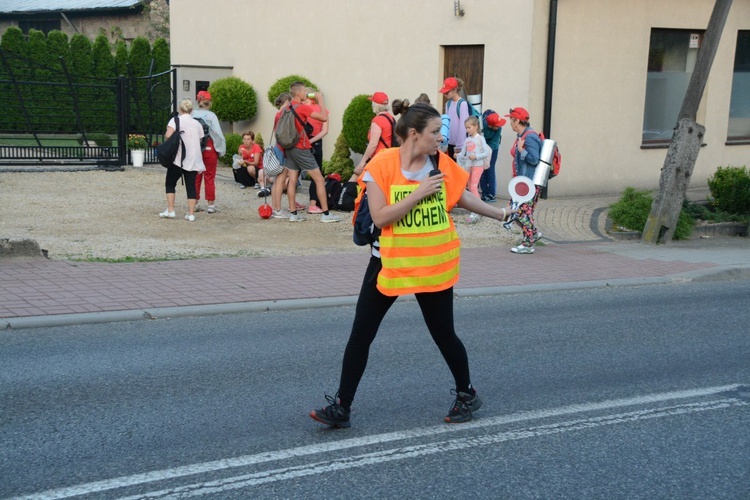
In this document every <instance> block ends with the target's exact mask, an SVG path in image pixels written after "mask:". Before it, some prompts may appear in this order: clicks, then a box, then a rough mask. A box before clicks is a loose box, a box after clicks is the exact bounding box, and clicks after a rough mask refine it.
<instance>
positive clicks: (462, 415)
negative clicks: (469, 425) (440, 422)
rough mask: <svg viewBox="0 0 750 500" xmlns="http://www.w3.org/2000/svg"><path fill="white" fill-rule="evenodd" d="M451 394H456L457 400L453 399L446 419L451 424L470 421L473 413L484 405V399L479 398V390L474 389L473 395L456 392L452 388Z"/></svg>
mask: <svg viewBox="0 0 750 500" xmlns="http://www.w3.org/2000/svg"><path fill="white" fill-rule="evenodd" d="M451 394H455V395H456V400H455V401H453V406H452V407H451V409H450V411H449V412H448V415H447V416H446V417H445V421H446V422H448V423H449V424H461V423H464V422H468V421H470V420H471V418H472V415H471V414H472V413H474V412H475V411H477V410H478V409H480V408H481V407H482V400H481V399H479V395H478V394H477V391H474V394H473V395H472V394H467V393H465V392H459V393H456V391H454V390H453V389H451Z"/></svg>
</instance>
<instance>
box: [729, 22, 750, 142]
mask: <svg viewBox="0 0 750 500" xmlns="http://www.w3.org/2000/svg"><path fill="white" fill-rule="evenodd" d="M727 141H728V142H742V143H747V142H750V31H739V32H738V33H737V49H736V51H735V53H734V75H733V76H732V99H731V101H730V104H729V126H728V127H727Z"/></svg>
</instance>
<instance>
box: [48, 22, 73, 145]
mask: <svg viewBox="0 0 750 500" xmlns="http://www.w3.org/2000/svg"><path fill="white" fill-rule="evenodd" d="M47 50H48V51H49V60H50V67H51V68H52V70H51V71H50V78H49V81H50V82H51V83H61V84H65V83H67V78H66V77H65V73H63V66H62V65H63V61H65V62H66V63H67V61H68V58H69V57H70V41H69V40H68V35H67V34H66V33H63V32H62V31H59V30H53V31H50V32H49V33H47ZM56 98H57V105H56V109H55V114H54V116H52V115H50V116H49V121H50V125H51V127H52V128H53V130H54V131H56V132H63V131H65V130H66V129H70V128H71V118H70V117H72V116H74V114H73V97H72V96H71V94H70V92H57V95H56Z"/></svg>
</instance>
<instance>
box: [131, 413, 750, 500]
mask: <svg viewBox="0 0 750 500" xmlns="http://www.w3.org/2000/svg"><path fill="white" fill-rule="evenodd" d="M733 406H750V403H746V402H744V401H740V400H737V399H721V400H714V401H707V402H703V403H687V404H684V405H678V406H672V407H667V408H658V409H651V410H641V411H634V412H629V413H620V414H614V415H606V416H601V417H591V418H586V419H579V420H570V421H566V422H558V423H555V424H548V425H540V426H535V427H529V428H526V429H517V430H512V431H503V432H498V433H496V434H489V435H485V436H479V437H469V438H459V439H449V440H445V441H441V442H434V443H427V444H421V445H413V446H403V447H399V448H391V449H388V450H382V451H378V452H373V453H365V454H362V455H355V456H351V457H347V458H343V459H337V460H330V461H324V462H317V463H312V464H305V465H300V466H295V467H284V468H281V469H276V470H268V471H263V472H257V473H254V474H246V475H242V476H236V477H229V478H224V479H220V480H216V481H208V482H203V483H195V484H190V485H185V486H179V487H174V488H167V489H164V490H160V491H153V492H149V493H144V494H140V495H134V496H129V497H123V498H120V500H140V499H155V498H159V499H168V500H171V499H179V498H188V497H194V496H201V495H210V494H215V493H222V492H225V491H230V490H236V489H241V488H247V487H252V486H258V485H261V484H266V483H272V482H279V481H285V480H289V479H298V478H301V477H305V476H312V475H317V474H325V473H327V472H334V471H340V470H345V469H353V468H356V467H365V466H369V465H377V464H382V463H385V462H392V461H395V460H406V459H411V458H416V457H420V456H425V455H434V454H436V453H443V452H447V451H455V450H463V449H466V448H476V447H478V446H488V445H493V444H498V443H503V442H506V441H518V440H521V439H529V438H535V437H540V436H547V435H550V434H561V433H565V432H572V431H579V430H586V429H592V428H596V427H602V426H606V425H616V424H624V423H629V422H636V421H641V420H649V419H654V418H664V417H670V416H674V415H683V414H688V413H698V412H703V411H709V410H719V409H723V408H730V407H733Z"/></svg>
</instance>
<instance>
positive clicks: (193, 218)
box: [185, 214, 195, 222]
mask: <svg viewBox="0 0 750 500" xmlns="http://www.w3.org/2000/svg"><path fill="white" fill-rule="evenodd" d="M185 220H186V221H188V222H195V215H190V214H185Z"/></svg>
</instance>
